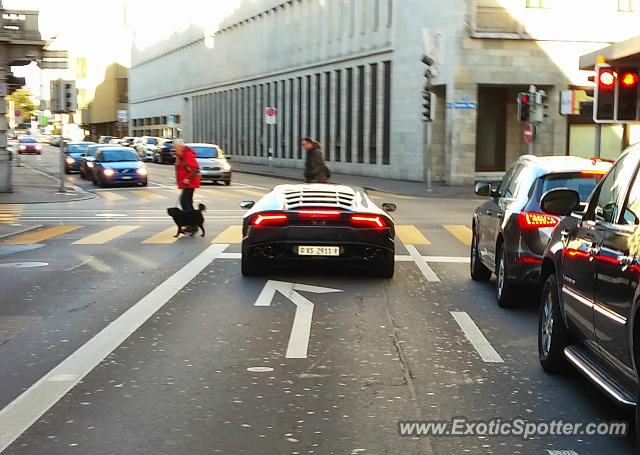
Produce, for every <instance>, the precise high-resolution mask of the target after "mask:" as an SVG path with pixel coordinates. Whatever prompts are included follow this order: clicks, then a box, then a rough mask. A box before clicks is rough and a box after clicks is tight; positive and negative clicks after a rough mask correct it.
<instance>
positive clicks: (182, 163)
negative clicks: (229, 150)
mask: <svg viewBox="0 0 640 455" xmlns="http://www.w3.org/2000/svg"><path fill="white" fill-rule="evenodd" d="M174 153H175V155H176V182H177V183H178V188H179V189H181V190H182V193H181V194H180V205H181V206H182V210H184V211H185V212H188V211H191V210H193V192H194V191H195V189H196V188H200V166H199V165H198V161H197V160H196V152H194V151H193V150H191V149H190V148H189V147H187V146H186V145H184V142H182V141H180V140H177V141H174Z"/></svg>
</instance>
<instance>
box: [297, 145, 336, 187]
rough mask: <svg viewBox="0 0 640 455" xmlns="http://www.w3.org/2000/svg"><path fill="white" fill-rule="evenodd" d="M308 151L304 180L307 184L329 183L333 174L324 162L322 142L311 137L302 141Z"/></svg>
mask: <svg viewBox="0 0 640 455" xmlns="http://www.w3.org/2000/svg"><path fill="white" fill-rule="evenodd" d="M302 147H303V148H304V149H305V151H306V157H305V162H304V180H305V182H306V183H328V182H329V177H331V172H330V171H329V168H328V167H327V165H326V164H325V162H324V156H323V155H322V146H321V145H320V142H318V141H316V140H313V139H311V138H309V137H305V138H304V139H302Z"/></svg>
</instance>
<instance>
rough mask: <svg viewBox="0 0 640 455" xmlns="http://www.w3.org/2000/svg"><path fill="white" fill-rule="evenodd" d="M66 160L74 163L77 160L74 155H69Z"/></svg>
mask: <svg viewBox="0 0 640 455" xmlns="http://www.w3.org/2000/svg"><path fill="white" fill-rule="evenodd" d="M65 161H66V162H67V164H74V163H75V162H76V160H75V159H74V158H73V157H72V156H68V157H67V158H66V159H65Z"/></svg>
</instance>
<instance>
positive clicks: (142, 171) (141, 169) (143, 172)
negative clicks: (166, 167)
mask: <svg viewBox="0 0 640 455" xmlns="http://www.w3.org/2000/svg"><path fill="white" fill-rule="evenodd" d="M147 173H148V171H147V168H146V167H139V168H138V175H147Z"/></svg>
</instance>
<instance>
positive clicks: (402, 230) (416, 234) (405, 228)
mask: <svg viewBox="0 0 640 455" xmlns="http://www.w3.org/2000/svg"><path fill="white" fill-rule="evenodd" d="M396 237H398V238H399V239H400V240H401V241H402V243H404V244H405V245H431V242H430V241H429V239H428V238H426V237H425V236H424V234H423V233H422V232H420V230H419V229H418V228H417V227H415V226H414V225H413V224H406V225H403V224H399V225H397V226H396Z"/></svg>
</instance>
